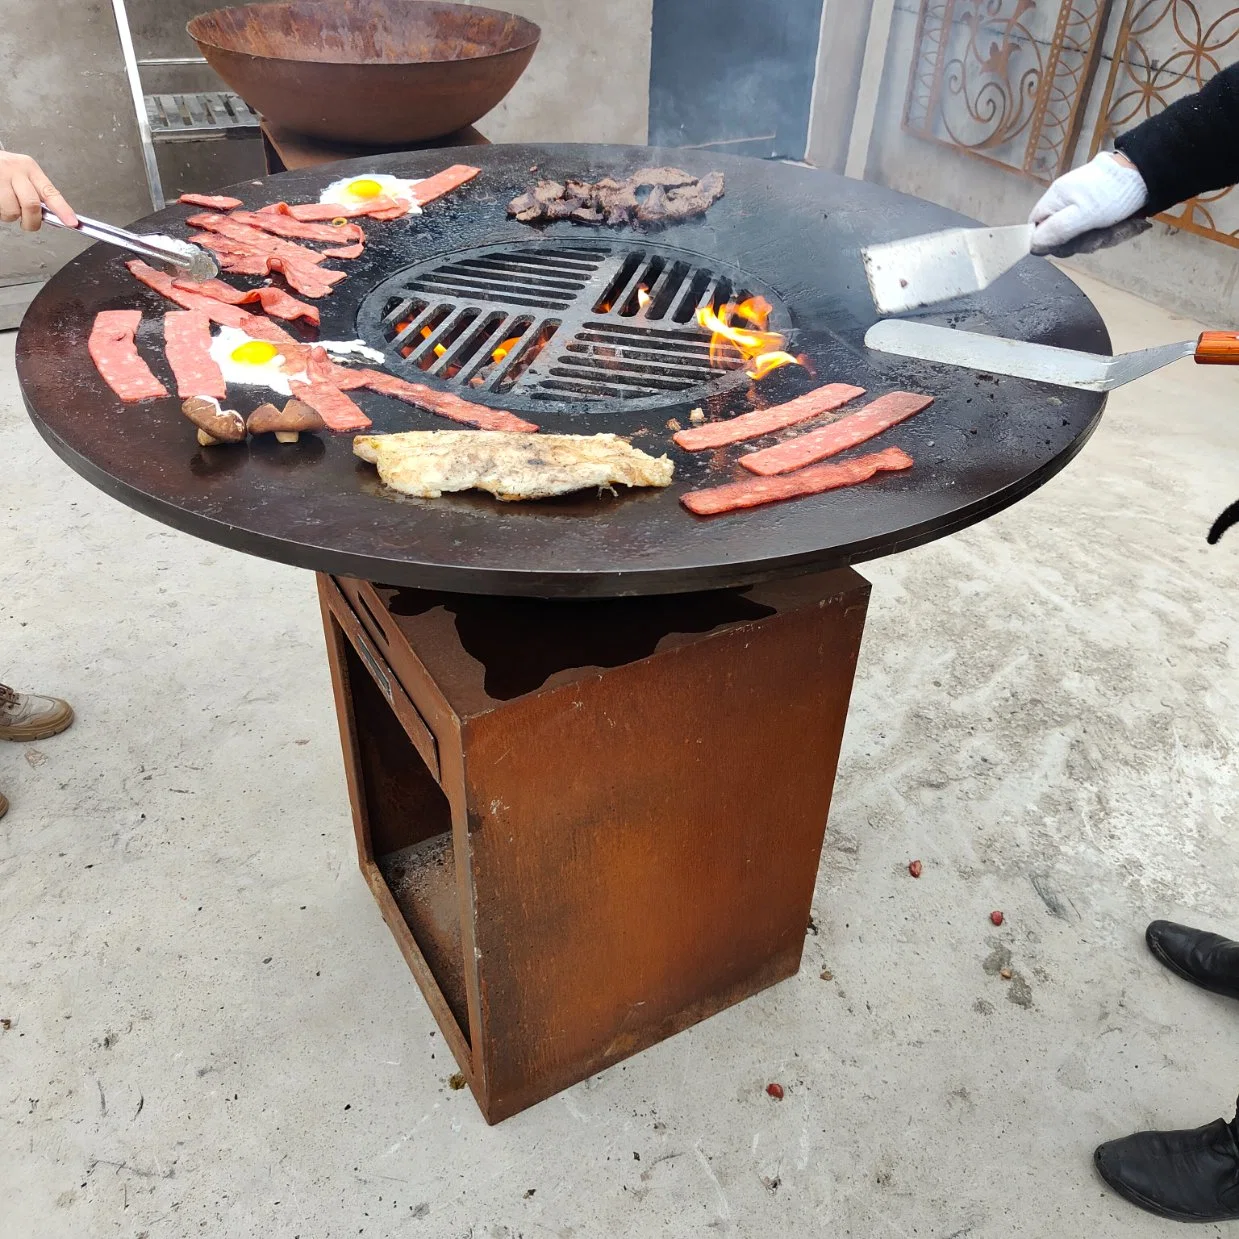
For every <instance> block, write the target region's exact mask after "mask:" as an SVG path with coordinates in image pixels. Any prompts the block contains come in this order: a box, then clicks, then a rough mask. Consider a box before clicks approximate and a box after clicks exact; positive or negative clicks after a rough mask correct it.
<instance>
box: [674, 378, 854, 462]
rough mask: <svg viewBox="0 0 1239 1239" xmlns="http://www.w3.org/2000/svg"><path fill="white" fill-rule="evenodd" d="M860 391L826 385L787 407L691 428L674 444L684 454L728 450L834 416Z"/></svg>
mask: <svg viewBox="0 0 1239 1239" xmlns="http://www.w3.org/2000/svg"><path fill="white" fill-rule="evenodd" d="M864 394H865V389H864V388H863V387H853V386H852V385H851V384H850V383H828V384H827V385H826V386H825V387H819V388H817V389H816V390H815V391H811V392H807V393H806V394H805V395H803V396H797V397H796V399H795V400H789V401H788V402H787V403H786V404H777V405H775V406H774V407H773V408H771V409H759V410H758V411H757V412H755V413H742V414H741V415H740V416H739V417H733V418H732V419H731V420H730V421H726V422H711V423H710V424H709V425H708V426H692V427H690V428H689V429H688V430H681V431H679V432H678V433H677V434H676V436H675V441H676V444H677V445H678V446H679V447H682V448H683V449H684V450H685V451H686V452H705V451H708V450H710V449H712V448H718V447H730V446H731V445H732V444H733V443H743V442H745V441H746V440H747V439H760V438H761V436H762V435H769V434H774V432H775V431H776V430H786V429H787V427H788V426H794V425H796V423H797V422H807V421H808V420H809V419H810V418H812V417H820V416H821V415H822V414H823V413H833V412H834V411H835V410H836V409H841V408H843V406H844V405H845V404H847V403H848V401H850V400H855V399H856V397H857V396H863V395H864Z"/></svg>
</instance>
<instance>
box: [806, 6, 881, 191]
mask: <svg viewBox="0 0 1239 1239" xmlns="http://www.w3.org/2000/svg"><path fill="white" fill-rule="evenodd" d="M872 8H873V0H826V3H825V7H824V8H823V10H822V41H821V45H820V46H819V47H818V58H817V84H816V89H815V90H814V94H813V112H812V115H811V116H810V118H809V150H808V154H807V155H806V159H807V161H808V162H809V163H811V164H813V165H814V167H817V168H825V169H826V170H827V171H828V172H842V171H843V169H844V165H845V164H846V163H847V155H848V141H849V139H850V137H851V133H852V123H853V120H854V119H855V113H856V96H857V92H858V90H859V89H860V77H861V69H862V66H863V65H864V61H865V40H866V38H867V37H868V34H869V17H870V13H871V11H872Z"/></svg>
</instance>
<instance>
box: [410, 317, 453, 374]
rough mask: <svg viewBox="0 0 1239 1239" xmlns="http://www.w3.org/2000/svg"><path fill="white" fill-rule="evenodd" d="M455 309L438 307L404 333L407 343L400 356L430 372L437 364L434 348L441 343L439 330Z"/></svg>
mask: <svg viewBox="0 0 1239 1239" xmlns="http://www.w3.org/2000/svg"><path fill="white" fill-rule="evenodd" d="M454 308H455V307H453V306H450V305H437V306H434V307H433V308H432V309H430V310H429V311H427V312H426V313H425V314H424V315H422V316H421V318H420V319H416V320H414V322H413V323H412V324H411V325H410V326H409V327H407V328H406V329H405V330H404V332H402V333H401V334H402V338H403V340H404V341H405V343H404V344H403V346H402V347H401V349H400V355H401V356H402V357H407V358H408V360H409V361H411V362H412V363H413V364H414V365H415V366H417V368H418V369H419V370H429V369H430V367H431V366H433V365H434V363H435V351H434V346H435V345H436V344H437V343H438V342H439V329H440V328H441V327H442V326H443V324H444V323H445V322H446V321H447V319H448V318H449V316H450V315H451V314H452V313H453V310H454Z"/></svg>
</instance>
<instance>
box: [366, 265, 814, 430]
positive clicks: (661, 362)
mask: <svg viewBox="0 0 1239 1239" xmlns="http://www.w3.org/2000/svg"><path fill="white" fill-rule="evenodd" d="M754 296H762V297H765V299H766V300H767V301H768V302H769V303H770V306H771V314H770V321H769V329H770V330H771V331H778V332H781V333H783V334H784V335H787V334H789V333H790V331H791V321H790V316H789V314H788V312H787V308H786V306H785V305H784V303H783V302H782V301H781V300H780V299H779V298H778V296H777V295H776V294H775V293H774V292H773V291H772V290H771V289H770V288H768V287H766V286H765V285H764V284H763V283H762V282H761V281H760V280H757V279H755V278H753V277H752V276H750V275H748V274H747V273H745V272H743V271H741V270H739V269H738V268H731V267H727V266H725V265H723V264H720V263H717V262H707V261H706V260H704V259H702V258H701V257H700V256H699V255H695V254H690V253H687V252H686V251H683V250H675V249H671V248H665V247H661V246H655V245H638V246H633V245H624V246H619V245H608V244H607V243H605V242H588V243H586V242H582V243H573V242H552V241H526V242H520V241H518V242H508V243H506V244H503V245H490V246H484V247H481V248H478V249H471V250H466V251H461V252H457V253H455V254H452V255H450V256H448V257H438V258H436V259H434V260H432V261H430V262H422V263H418V264H416V265H414V266H410V267H406V268H405V269H404V270H403V271H399V272H397V273H396V274H395V275H392V276H390V277H389V278H388V279H386V280H384V281H383V282H382V283H381V284H379V285H378V287H376V288H375V289H374V290H373V291H372V292H371V293H370V294H369V295H368V296H367V297H366V299H365V301H363V302H362V305H361V308H360V310H359V311H358V323H357V325H358V333H359V334H360V336H361V338H362V339H363V340H365V342H366V343H367V344H370V345H372V346H373V347H375V348H379V349H382V350H383V352H384V353H385V354H386V356H387V365H388V366H389V367H390V368H391V369H392V370H393V371H394V372H395V373H397V374H401V375H403V376H404V377H406V378H409V379H416V380H421V379H424V378H425V377H426V376H431V377H433V378H436V379H439V380H441V381H442V382H443V383H445V384H446V385H447V386H449V387H452V388H457V389H460V390H461V391H462V392H463V393H465V394H468V396H469V398H470V399H474V400H477V401H478V402H479V403H483V404H491V405H496V406H501V407H504V408H509V409H519V410H522V411H536V410H538V409H546V408H547V407H548V405H552V406H559V407H560V408H564V409H568V410H577V411H580V412H584V413H593V412H604V411H606V410H609V409H614V408H625V409H628V408H635V409H640V408H659V407H662V406H664V405H670V404H682V403H684V402H686V401H689V400H699V399H704V398H705V397H706V396H708V395H710V394H711V393H713V392H717V391H720V390H723V389H724V388H727V387H730V386H735V385H737V384H741V383H747V382H748V381H749V380H748V379H747V377H746V376H745V374H744V362H742V361H741V360H740V358H739V357H738V356H737V355H736V354H735V353H734V352H733V351H732V350H726V354H727V355H726V356H723V357H720V358H716V359H715V362H714V363H713V364H712V363H711V359H710V337H709V334H708V333H707V332H706V331H704V330H703V329H702V328H701V327H700V326H699V325H698V323H697V320H696V315H697V310H698V309H699V308H701V307H703V306H715V307H722V306H724V305H726V304H727V303H729V302H736V303H738V302H741V301H744V300H747V299H748V298H749V297H754Z"/></svg>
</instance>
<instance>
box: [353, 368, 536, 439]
mask: <svg viewBox="0 0 1239 1239" xmlns="http://www.w3.org/2000/svg"><path fill="white" fill-rule="evenodd" d="M356 373H359V374H365V375H367V376H368V378H367V382H366V386H367V387H369V388H370V390H371V391H376V392H381V393H382V394H383V395H384V396H394V397H395V398H396V399H397V400H403V401H404V402H405V403H406V404H412V405H416V406H417V407H418V408H419V409H425V410H426V411H427V412H428V413H435V414H437V415H438V416H439V417H446V418H448V420H450V421H453V422H463V423H464V424H465V425H466V426H476V427H477V428H478V429H479V430H513V431H518V432H525V433H531V432H532V431H535V430H537V429H538V427H537V426H536V425H535V424H534V423H533V422H527V421H525V419H524V418H523V417H517V416H516V414H515V413H509V412H508V411H507V410H506V409H488V408H485V407H484V406H483V405H480V404H472V403H471V402H470V401H468V400H462V399H461V398H460V397H459V396H457V395H455V394H454V393H452V392H446V391H439V390H438V389H437V388H433V387H426V386H425V385H424V384H422V383H410V382H408V381H407V380H406V379H400V378H397V377H396V376H395V375H394V374H384V373H383V372H382V371H381V370H364V371H357V372H356Z"/></svg>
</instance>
